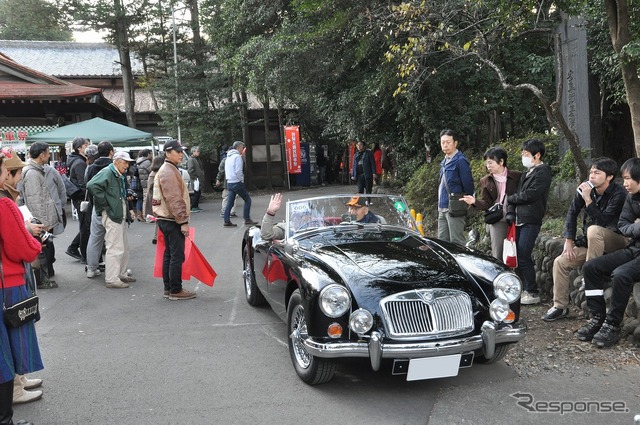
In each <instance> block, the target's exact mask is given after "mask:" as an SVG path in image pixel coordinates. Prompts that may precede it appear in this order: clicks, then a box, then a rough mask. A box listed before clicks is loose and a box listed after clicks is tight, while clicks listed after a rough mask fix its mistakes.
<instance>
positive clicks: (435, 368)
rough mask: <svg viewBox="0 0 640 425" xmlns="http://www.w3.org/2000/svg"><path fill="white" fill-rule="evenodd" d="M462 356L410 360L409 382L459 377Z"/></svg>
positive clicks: (453, 355)
mask: <svg viewBox="0 0 640 425" xmlns="http://www.w3.org/2000/svg"><path fill="white" fill-rule="evenodd" d="M461 357H462V354H452V355H450V356H442V357H425V358H423V359H411V360H409V371H408V372H407V381H419V380H421V379H434V378H446V377H448V376H457V375H458V369H459V368H460V358H461Z"/></svg>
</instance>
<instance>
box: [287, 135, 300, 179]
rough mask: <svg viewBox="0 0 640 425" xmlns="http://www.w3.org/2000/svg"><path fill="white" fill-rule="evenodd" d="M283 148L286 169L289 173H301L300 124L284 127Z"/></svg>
mask: <svg viewBox="0 0 640 425" xmlns="http://www.w3.org/2000/svg"><path fill="white" fill-rule="evenodd" d="M284 139H285V150H286V152H287V170H289V174H300V173H302V162H301V159H300V126H297V125H292V126H287V127H285V128H284Z"/></svg>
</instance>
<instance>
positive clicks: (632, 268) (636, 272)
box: [582, 247, 640, 326]
mask: <svg viewBox="0 0 640 425" xmlns="http://www.w3.org/2000/svg"><path fill="white" fill-rule="evenodd" d="M582 276H583V277H584V285H585V290H584V293H585V295H586V298H587V307H589V311H590V312H591V314H592V315H600V316H602V315H603V314H604V313H605V311H606V303H605V301H604V289H605V288H606V287H607V281H608V280H609V278H611V286H612V288H613V292H612V293H611V309H610V310H609V313H608V314H607V323H609V324H610V325H613V326H619V325H620V324H621V323H622V318H623V316H624V310H625V309H626V308H627V303H628V302H629V296H630V295H631V292H632V291H633V285H634V284H635V282H637V281H640V250H639V249H638V248H635V247H634V248H625V249H622V250H620V251H616V252H612V253H611V254H606V255H603V256H602V257H598V258H594V259H593V260H589V261H587V262H586V263H585V264H584V267H583V268H582Z"/></svg>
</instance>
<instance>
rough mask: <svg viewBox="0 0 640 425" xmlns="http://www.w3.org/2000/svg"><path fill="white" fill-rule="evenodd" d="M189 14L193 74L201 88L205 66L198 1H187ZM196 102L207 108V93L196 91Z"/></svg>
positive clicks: (204, 78) (203, 90)
mask: <svg viewBox="0 0 640 425" xmlns="http://www.w3.org/2000/svg"><path fill="white" fill-rule="evenodd" d="M188 5H189V12H191V21H190V24H191V31H192V32H193V54H194V61H195V63H196V67H197V72H196V74H195V79H196V80H199V81H202V83H203V84H202V86H205V84H204V81H205V80H206V75H205V73H204V66H205V52H204V42H203V41H202V36H201V34H200V10H199V9H198V0H189V2H188ZM198 102H199V103H200V107H201V108H206V107H208V104H209V102H208V101H207V92H206V90H205V89H203V88H199V89H198Z"/></svg>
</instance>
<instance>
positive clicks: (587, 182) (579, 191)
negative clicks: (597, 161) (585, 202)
mask: <svg viewBox="0 0 640 425" xmlns="http://www.w3.org/2000/svg"><path fill="white" fill-rule="evenodd" d="M585 183H586V184H588V185H589V187H591V189H592V190H593V188H594V187H595V186H594V185H593V183H591V182H590V181H588V180H587V181H586V182H585ZM576 192H578V195H582V189H580V187H579V186H578V188H577V189H576Z"/></svg>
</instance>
